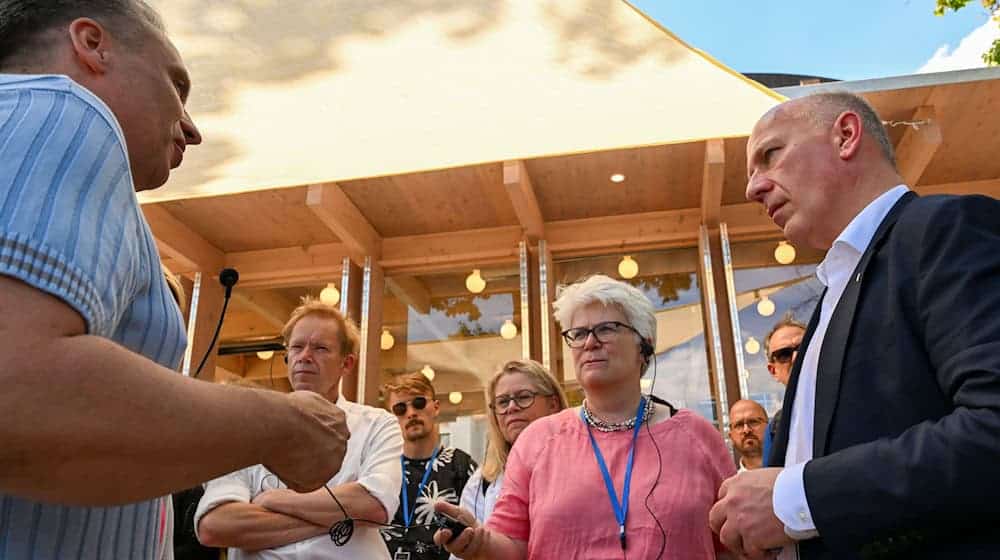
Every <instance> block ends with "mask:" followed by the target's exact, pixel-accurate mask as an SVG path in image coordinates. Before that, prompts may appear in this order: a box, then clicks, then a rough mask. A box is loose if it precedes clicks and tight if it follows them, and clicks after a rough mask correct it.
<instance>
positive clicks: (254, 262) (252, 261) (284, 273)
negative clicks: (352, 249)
mask: <svg viewBox="0 0 1000 560" xmlns="http://www.w3.org/2000/svg"><path fill="white" fill-rule="evenodd" d="M346 253H347V249H346V247H344V245H343V244H342V243H324V244H320V245H311V246H309V247H286V248H283V249H266V250H263V251H241V252H236V253H229V254H227V255H226V266H229V267H232V268H235V269H236V270H238V271H239V273H240V287H241V288H277V287H286V286H301V285H303V284H322V283H326V282H336V281H339V280H340V277H341V274H342V273H343V260H344V257H345V256H346Z"/></svg>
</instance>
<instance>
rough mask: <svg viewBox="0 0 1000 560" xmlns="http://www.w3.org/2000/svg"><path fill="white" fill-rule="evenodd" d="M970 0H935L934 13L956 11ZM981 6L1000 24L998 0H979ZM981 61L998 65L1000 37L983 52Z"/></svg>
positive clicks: (940, 13) (990, 64) (999, 60)
mask: <svg viewBox="0 0 1000 560" xmlns="http://www.w3.org/2000/svg"><path fill="white" fill-rule="evenodd" d="M970 2H972V0H937V5H936V6H935V7H934V15H936V16H943V15H945V14H946V13H948V12H949V11H951V12H957V11H959V10H961V9H962V8H964V7H966V6H967V5H969V3H970ZM979 2H980V3H981V4H982V5H983V8H984V9H986V11H987V12H989V13H990V14H992V18H993V21H994V22H996V23H997V25H1000V0H979ZM983 62H985V63H986V64H987V65H989V66H997V65H1000V39H996V40H995V41H993V45H992V46H991V47H990V49H989V50H988V51H986V52H985V53H983Z"/></svg>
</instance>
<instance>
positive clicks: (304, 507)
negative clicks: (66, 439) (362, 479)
mask: <svg viewBox="0 0 1000 560" xmlns="http://www.w3.org/2000/svg"><path fill="white" fill-rule="evenodd" d="M331 491H332V492H333V493H334V495H335V496H337V499H338V500H340V503H341V504H343V506H344V509H346V510H347V513H348V515H350V517H351V518H352V519H359V520H366V521H375V522H377V523H387V522H388V517H389V516H388V514H387V513H386V511H385V507H384V506H383V505H382V502H380V501H379V500H378V499H376V498H375V497H374V496H372V495H371V494H370V493H368V490H366V489H365V487H364V486H362V485H360V484H358V483H357V482H349V483H347V484H341V485H339V486H335V487H333V488H331ZM267 494H268V493H265V494H262V495H261V496H260V497H258V499H257V500H254V503H256V504H259V505H262V506H263V507H266V508H267V509H269V510H272V511H276V512H280V513H284V514H286V515H290V516H293V517H297V518H299V519H303V520H306V521H308V522H310V523H315V524H317V525H321V526H324V527H330V526H332V525H333V524H334V523H336V522H338V521H340V520H342V519H344V514H343V512H342V511H341V509H340V507H339V506H338V505H337V503H336V502H335V501H333V498H331V497H330V494H328V493H327V491H326V489H324V488H320V489H319V490H315V491H313V492H308V493H305V494H298V493H295V492H292V491H290V490H281V491H274V492H273V494H272V495H271V496H270V497H269V496H267ZM269 498H271V499H269ZM393 513H395V512H393Z"/></svg>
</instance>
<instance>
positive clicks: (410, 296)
mask: <svg viewBox="0 0 1000 560" xmlns="http://www.w3.org/2000/svg"><path fill="white" fill-rule="evenodd" d="M385 285H386V287H387V288H388V289H389V291H390V292H392V294H393V295H394V296H396V299H398V300H399V301H401V302H402V303H405V304H406V305H408V306H410V307H412V308H413V309H414V310H415V311H418V312H420V313H423V314H425V315H426V314H427V313H430V312H431V293H430V291H429V290H428V289H427V286H425V285H424V283H423V282H421V281H420V279H419V278H417V277H415V276H392V277H387V278H386V279H385Z"/></svg>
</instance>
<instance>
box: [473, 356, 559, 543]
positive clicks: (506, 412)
mask: <svg viewBox="0 0 1000 560" xmlns="http://www.w3.org/2000/svg"><path fill="white" fill-rule="evenodd" d="M486 403H487V405H488V406H489V409H490V410H489V414H488V417H489V422H490V433H489V447H488V449H487V451H486V460H485V461H483V466H482V467H480V468H479V469H476V472H475V473H473V474H472V478H470V479H469V482H468V483H467V484H466V485H465V490H463V491H462V508H463V509H465V510H468V511H470V512H472V513H473V515H475V517H476V521H478V522H479V523H485V522H486V519H487V518H488V517H489V516H490V514H491V513H492V512H493V506H494V505H496V501H497V497H498V496H499V495H500V489H501V488H502V487H503V471H504V467H505V466H506V464H507V455H508V454H509V453H510V449H511V447H512V446H513V445H514V442H515V441H516V440H517V436H519V435H520V434H521V432H522V431H523V430H524V429H525V428H526V427H528V425H529V424H531V423H532V422H534V421H535V420H538V419H539V418H542V417H543V416H548V415H549V414H555V413H556V412H559V411H561V410H563V409H565V408H566V406H567V405H566V395H565V393H563V390H562V388H561V387H560V386H559V383H558V382H557V381H556V380H555V378H553V377H552V375H551V374H550V373H549V372H548V371H546V370H545V368H544V367H542V364H540V363H538V362H536V361H534V360H514V361H511V362H507V363H506V364H504V365H503V367H502V368H500V371H498V372H497V373H496V374H495V375H494V376H493V379H491V380H490V383H489V385H488V386H487V387H486Z"/></svg>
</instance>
